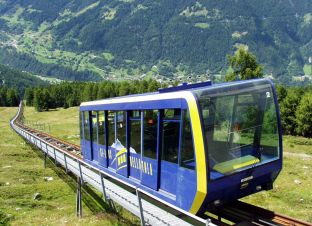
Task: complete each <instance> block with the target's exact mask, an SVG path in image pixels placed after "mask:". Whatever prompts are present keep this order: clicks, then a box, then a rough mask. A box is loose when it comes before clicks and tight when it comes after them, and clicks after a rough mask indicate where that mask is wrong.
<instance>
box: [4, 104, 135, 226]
mask: <svg viewBox="0 0 312 226" xmlns="http://www.w3.org/2000/svg"><path fill="white" fill-rule="evenodd" d="M77 110H78V109H77V108H72V109H68V110H66V111H65V110H59V111H54V112H43V113H38V114H35V112H31V109H27V111H28V116H29V117H31V116H32V114H33V115H34V117H37V119H42V118H45V117H47V116H48V118H47V119H45V120H49V121H50V122H51V123H53V124H54V125H56V127H53V128H52V132H54V133H57V132H56V131H59V132H60V133H61V134H62V133H65V131H64V129H62V128H61V126H60V124H61V123H65V125H66V127H68V130H67V132H68V131H72V134H75V133H76V132H77V129H75V126H73V125H74V124H75V123H74V122H75V120H77V118H75V117H74V115H76V111H77ZM16 111H17V108H0V115H1V117H0V131H1V132H0V225H6V224H10V225H131V224H138V222H139V221H138V218H137V217H134V216H133V215H131V214H130V213H129V212H127V211H125V210H123V209H121V208H120V207H118V209H119V211H118V212H119V214H116V213H115V212H114V211H113V210H112V209H111V208H110V207H109V206H108V205H107V204H106V203H104V202H103V201H102V197H101V195H100V194H99V193H97V192H95V191H93V190H92V189H90V188H89V187H84V189H83V194H82V197H83V201H84V202H83V218H82V219H78V218H77V217H76V212H75V202H76V200H75V199H76V197H75V192H76V179H75V178H72V177H70V176H69V175H67V174H65V172H64V170H63V169H62V168H60V167H55V166H54V164H53V163H52V162H51V161H48V165H47V168H44V167H43V157H42V153H41V151H39V150H38V149H36V148H34V147H32V146H31V145H29V144H27V143H25V141H24V140H23V139H22V138H20V137H19V136H18V135H17V134H16V133H15V132H14V131H13V130H12V129H11V128H10V126H9V119H10V118H11V117H13V116H14V114H15V113H16ZM67 113H68V114H67ZM53 116H58V117H59V118H53ZM64 116H66V117H64ZM71 116H73V117H71ZM66 121H68V122H66ZM69 126H71V128H69ZM44 177H53V180H52V181H45V180H44ZM87 191H88V192H87ZM36 192H39V193H40V194H41V196H42V197H41V199H40V200H33V196H34V194H35V193H36Z"/></svg>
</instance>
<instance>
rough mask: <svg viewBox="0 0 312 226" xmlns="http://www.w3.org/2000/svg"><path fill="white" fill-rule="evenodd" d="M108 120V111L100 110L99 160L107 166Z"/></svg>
mask: <svg viewBox="0 0 312 226" xmlns="http://www.w3.org/2000/svg"><path fill="white" fill-rule="evenodd" d="M106 122H107V113H106V112H104V111H99V112H98V130H97V132H98V135H97V136H98V162H99V164H100V165H101V166H103V167H107V144H106V143H107V140H106V134H107V131H106V127H107V125H106Z"/></svg>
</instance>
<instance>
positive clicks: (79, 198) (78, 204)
mask: <svg viewBox="0 0 312 226" xmlns="http://www.w3.org/2000/svg"><path fill="white" fill-rule="evenodd" d="M81 184H82V183H81V178H80V177H77V193H76V214H77V217H79V218H82V196H81Z"/></svg>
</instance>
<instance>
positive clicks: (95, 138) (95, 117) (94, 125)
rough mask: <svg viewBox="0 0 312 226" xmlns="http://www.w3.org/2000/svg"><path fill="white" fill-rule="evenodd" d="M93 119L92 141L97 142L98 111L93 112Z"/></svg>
mask: <svg viewBox="0 0 312 226" xmlns="http://www.w3.org/2000/svg"><path fill="white" fill-rule="evenodd" d="M91 120H92V124H91V125H92V142H97V112H96V111H92V112H91Z"/></svg>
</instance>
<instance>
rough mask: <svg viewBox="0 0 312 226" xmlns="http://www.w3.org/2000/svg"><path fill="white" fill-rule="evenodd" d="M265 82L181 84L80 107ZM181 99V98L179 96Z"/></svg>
mask: <svg viewBox="0 0 312 226" xmlns="http://www.w3.org/2000/svg"><path fill="white" fill-rule="evenodd" d="M261 81H262V82H267V83H272V82H271V80H270V79H250V80H244V81H233V82H224V83H216V84H212V82H211V81H206V82H201V83H194V84H188V83H182V84H181V85H179V86H175V87H169V88H161V89H159V90H158V92H148V93H141V94H131V95H125V96H119V97H112V98H106V99H100V100H93V101H88V102H82V103H81V105H80V106H90V105H97V104H106V103H109V102H110V103H112V102H115V101H116V102H119V101H120V100H121V99H125V98H135V97H143V96H146V97H147V96H152V95H159V94H168V93H170V94H173V93H180V94H182V92H186V91H197V90H201V89H204V88H212V89H213V88H220V87H225V86H232V85H237V84H248V83H259V82H261ZM181 97H182V96H181Z"/></svg>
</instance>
